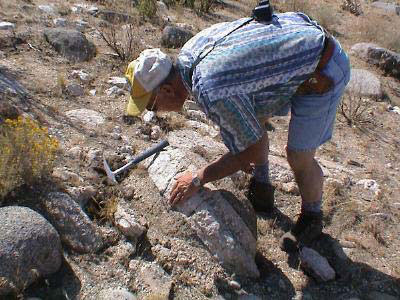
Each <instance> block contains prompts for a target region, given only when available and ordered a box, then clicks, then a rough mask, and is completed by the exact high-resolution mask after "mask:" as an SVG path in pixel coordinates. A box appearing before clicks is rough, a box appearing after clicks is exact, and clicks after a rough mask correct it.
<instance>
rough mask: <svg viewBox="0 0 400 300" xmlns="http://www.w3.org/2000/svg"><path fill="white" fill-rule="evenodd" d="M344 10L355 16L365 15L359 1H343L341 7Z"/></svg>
mask: <svg viewBox="0 0 400 300" xmlns="http://www.w3.org/2000/svg"><path fill="white" fill-rule="evenodd" d="M340 7H341V8H342V9H343V10H346V11H349V12H350V13H352V14H353V15H356V16H359V15H362V14H363V11H362V8H361V3H360V1H359V0H343V2H342V5H341V6H340Z"/></svg>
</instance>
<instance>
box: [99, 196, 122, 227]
mask: <svg viewBox="0 0 400 300" xmlns="http://www.w3.org/2000/svg"><path fill="white" fill-rule="evenodd" d="M118 202H119V199H118V198H117V197H115V196H114V197H112V198H110V199H108V200H107V201H102V202H100V207H101V209H100V219H101V220H102V221H109V222H111V223H112V222H114V213H115V212H116V211H117V207H118Z"/></svg>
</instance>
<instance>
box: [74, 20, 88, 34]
mask: <svg viewBox="0 0 400 300" xmlns="http://www.w3.org/2000/svg"><path fill="white" fill-rule="evenodd" d="M75 27H76V29H77V30H78V31H80V32H84V31H85V29H88V28H90V26H89V22H86V21H84V20H77V21H75Z"/></svg>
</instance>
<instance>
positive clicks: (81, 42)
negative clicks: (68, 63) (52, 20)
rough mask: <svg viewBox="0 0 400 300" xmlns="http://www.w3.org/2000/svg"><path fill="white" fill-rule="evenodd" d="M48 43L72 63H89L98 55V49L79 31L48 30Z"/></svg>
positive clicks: (46, 31)
mask: <svg viewBox="0 0 400 300" xmlns="http://www.w3.org/2000/svg"><path fill="white" fill-rule="evenodd" d="M44 37H45V39H46V41H47V42H48V43H49V44H50V45H51V46H52V47H53V48H54V49H55V50H56V51H57V52H58V53H59V54H61V55H63V56H65V57H66V58H68V59H70V60H72V61H89V60H90V59H92V58H93V57H94V56H95V55H96V47H95V46H94V44H93V43H92V42H89V41H88V40H87V39H86V37H85V35H84V34H82V33H81V32H79V31H77V30H68V29H63V28H54V29H46V30H45V31H44Z"/></svg>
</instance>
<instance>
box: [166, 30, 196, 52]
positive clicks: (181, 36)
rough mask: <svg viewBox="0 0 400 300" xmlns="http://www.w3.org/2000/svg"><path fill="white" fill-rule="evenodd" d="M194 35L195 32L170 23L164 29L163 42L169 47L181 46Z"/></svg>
mask: <svg viewBox="0 0 400 300" xmlns="http://www.w3.org/2000/svg"><path fill="white" fill-rule="evenodd" d="M192 37H193V33H192V32H191V31H189V30H186V29H184V28H181V27H178V26H172V25H169V26H166V27H165V28H164V30H163V33H162V37H161V44H162V45H163V46H164V47H168V48H180V47H182V46H183V45H184V44H185V43H186V42H187V41H188V40H189V39H190V38H192Z"/></svg>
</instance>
